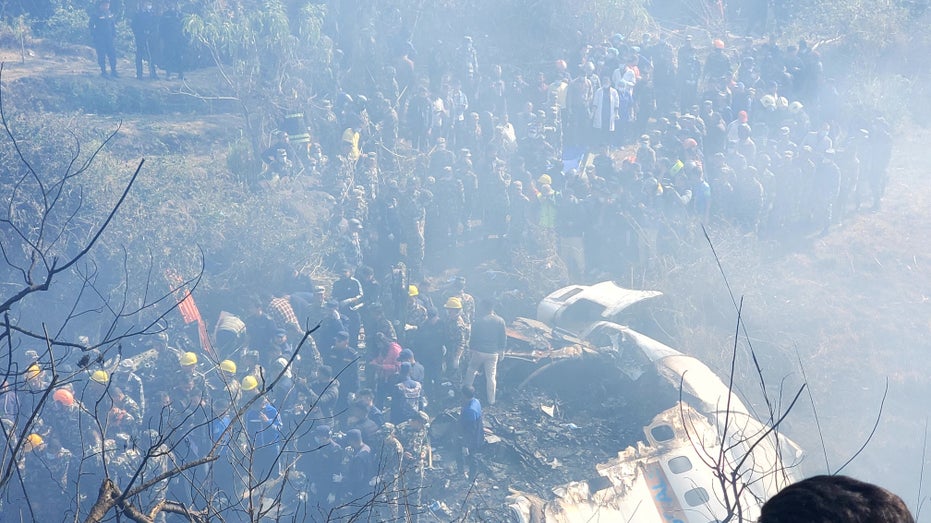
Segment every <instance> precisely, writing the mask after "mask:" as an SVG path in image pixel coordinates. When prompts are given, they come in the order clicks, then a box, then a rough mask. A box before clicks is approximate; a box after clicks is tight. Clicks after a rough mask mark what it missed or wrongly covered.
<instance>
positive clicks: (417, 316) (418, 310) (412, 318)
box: [404, 285, 427, 340]
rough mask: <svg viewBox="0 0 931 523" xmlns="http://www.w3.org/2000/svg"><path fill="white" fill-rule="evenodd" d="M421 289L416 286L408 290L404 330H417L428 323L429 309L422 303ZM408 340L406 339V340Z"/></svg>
mask: <svg viewBox="0 0 931 523" xmlns="http://www.w3.org/2000/svg"><path fill="white" fill-rule="evenodd" d="M419 296H420V289H418V288H417V286H416V285H410V286H408V288H407V308H406V310H405V313H404V330H405V331H409V330H415V329H418V328H420V326H422V325H423V324H424V323H426V322H427V309H426V307H424V306H423V304H422V303H421V302H420V298H419ZM406 339H407V338H405V340H406Z"/></svg>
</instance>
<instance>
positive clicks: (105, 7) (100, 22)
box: [90, 0, 117, 78]
mask: <svg viewBox="0 0 931 523" xmlns="http://www.w3.org/2000/svg"><path fill="white" fill-rule="evenodd" d="M90 30H91V39H92V40H93V42H94V49H95V50H96V51H97V64H98V65H100V76H107V62H108V61H109V63H110V75H111V76H112V77H114V78H116V77H117V74H116V17H115V16H113V13H111V12H110V0H101V1H100V2H98V3H97V10H96V11H95V12H94V13H93V14H91V17H90Z"/></svg>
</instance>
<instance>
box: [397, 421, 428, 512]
mask: <svg viewBox="0 0 931 523" xmlns="http://www.w3.org/2000/svg"><path fill="white" fill-rule="evenodd" d="M429 425H430V416H428V415H427V414H426V413H425V412H423V411H421V412H420V415H419V416H418V417H416V418H413V419H410V420H407V421H405V422H404V423H401V424H399V425H397V427H396V428H395V433H396V434H397V437H398V439H399V440H400V441H401V445H402V446H403V447H404V461H403V462H402V464H401V481H400V487H401V488H400V493H401V497H402V499H401V500H400V505H401V509H402V510H403V511H404V517H405V521H411V522H413V523H416V522H417V520H418V517H419V515H420V513H421V512H422V509H421V493H422V491H423V482H424V468H426V466H427V465H428V459H427V456H428V455H429V453H430V442H429V441H428V440H427V429H428V427H429Z"/></svg>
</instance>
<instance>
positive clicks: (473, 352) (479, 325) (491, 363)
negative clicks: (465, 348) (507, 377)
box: [464, 300, 507, 405]
mask: <svg viewBox="0 0 931 523" xmlns="http://www.w3.org/2000/svg"><path fill="white" fill-rule="evenodd" d="M506 347H507V332H506V327H505V323H504V320H503V319H502V318H501V316H498V315H497V314H495V308H494V304H493V303H492V302H491V301H489V300H482V301H481V303H480V304H479V308H478V319H477V320H476V321H475V325H473V327H472V340H471V343H470V345H469V365H468V368H467V370H466V373H465V381H464V384H465V385H466V386H469V387H471V386H472V383H474V382H475V376H476V375H477V374H478V372H479V371H480V370H481V371H482V372H484V373H485V388H486V393H487V398H488V405H494V404H495V400H496V392H497V375H498V362H499V360H500V358H502V357H503V355H504V351H505V349H506Z"/></svg>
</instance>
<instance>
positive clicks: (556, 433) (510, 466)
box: [424, 356, 678, 521]
mask: <svg viewBox="0 0 931 523" xmlns="http://www.w3.org/2000/svg"><path fill="white" fill-rule="evenodd" d="M542 366H543V364H540V365H535V364H530V363H528V362H522V361H515V360H506V361H505V362H504V363H502V365H501V371H502V372H501V375H500V376H499V391H500V395H501V399H500V400H499V402H498V403H497V404H496V405H495V406H493V407H485V412H484V415H485V425H486V429H487V432H488V434H487V436H488V444H487V445H486V447H485V449H484V451H483V452H482V454H481V455H480V459H479V462H480V464H481V466H480V473H479V476H478V478H477V480H476V481H475V482H474V483H471V484H470V483H469V482H467V481H466V480H465V479H464V478H462V477H461V476H460V475H458V474H456V473H455V472H454V462H455V454H454V450H453V447H452V446H451V445H450V442H451V441H452V438H451V437H450V436H449V431H450V430H454V427H455V416H456V415H457V414H458V411H457V409H456V408H455V407H452V408H450V409H449V410H447V411H446V412H445V413H444V414H441V415H439V416H437V417H436V419H435V420H434V422H433V427H432V430H431V435H432V439H433V445H434V447H435V448H436V450H435V452H434V469H433V470H429V471H427V487H426V488H425V491H424V497H425V499H428V500H437V501H441V502H442V503H444V504H445V506H446V507H448V508H449V512H450V513H451V514H453V515H460V516H466V517H467V520H471V521H502V520H503V518H504V517H505V513H504V512H503V511H502V507H503V506H504V498H505V496H506V495H507V494H508V489H515V490H519V491H521V492H526V493H530V494H534V495H536V496H539V497H542V498H544V499H546V498H549V497H550V496H551V492H552V489H553V487H556V486H558V485H562V484H564V483H568V482H570V481H578V480H585V479H589V478H593V477H595V476H596V475H597V473H596V472H595V465H596V464H598V463H601V462H604V461H607V460H609V459H612V458H614V457H616V456H617V453H618V452H619V451H621V450H623V449H625V448H626V447H628V446H630V445H635V444H636V442H637V441H640V440H642V439H643V432H642V429H643V426H645V425H646V424H648V423H649V422H650V421H651V420H652V418H653V417H654V416H655V415H656V414H658V413H659V412H661V411H662V410H665V409H667V408H669V407H671V406H672V405H674V404H675V401H676V400H677V399H678V398H677V397H676V395H675V391H674V390H672V388H671V387H670V386H669V385H667V384H664V383H662V382H661V381H660V378H659V377H658V376H656V375H655V374H644V375H643V376H641V377H640V379H639V380H638V381H637V382H632V381H631V380H630V379H629V378H627V377H626V376H625V375H624V374H622V373H621V372H620V371H619V370H617V367H616V366H615V363H614V362H613V361H612V360H611V359H610V358H607V357H598V356H587V357H584V358H582V359H578V360H567V361H562V362H559V363H556V364H554V365H552V366H551V367H549V368H547V369H546V370H544V371H543V372H541V373H539V374H538V375H537V376H536V377H534V378H533V379H531V380H529V381H528V382H527V384H526V386H525V387H524V388H522V389H518V388H517V387H518V386H519V385H520V384H521V383H522V382H524V380H525V379H526V378H527V377H528V376H529V375H530V374H531V373H532V372H533V371H534V370H536V369H539V368H541V367H542ZM476 390H477V391H478V392H479V393H480V397H481V396H483V394H482V392H483V391H484V382H483V381H482V377H481V376H479V378H478V379H477V380H476Z"/></svg>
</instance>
